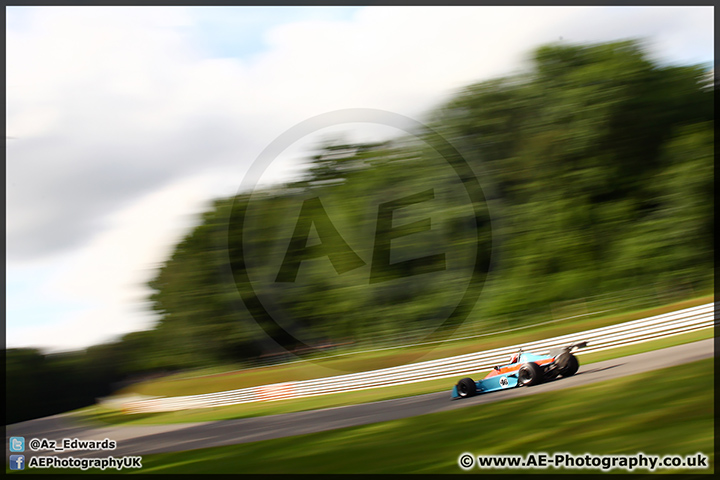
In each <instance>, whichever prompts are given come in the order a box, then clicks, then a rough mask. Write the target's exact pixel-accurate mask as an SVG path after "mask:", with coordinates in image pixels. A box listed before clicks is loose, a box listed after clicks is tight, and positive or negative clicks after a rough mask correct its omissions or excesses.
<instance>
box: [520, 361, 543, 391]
mask: <svg viewBox="0 0 720 480" xmlns="http://www.w3.org/2000/svg"><path fill="white" fill-rule="evenodd" d="M542 381H543V371H542V368H540V367H539V366H538V364H537V363H535V362H528V363H526V364H524V365H523V366H522V367H520V370H518V386H519V387H531V386H533V385H537V384H539V383H542Z"/></svg>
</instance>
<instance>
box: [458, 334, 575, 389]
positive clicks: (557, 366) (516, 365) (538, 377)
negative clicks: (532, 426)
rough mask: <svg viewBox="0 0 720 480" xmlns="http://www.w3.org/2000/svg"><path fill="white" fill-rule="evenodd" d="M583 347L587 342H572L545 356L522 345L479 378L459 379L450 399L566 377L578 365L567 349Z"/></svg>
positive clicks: (571, 373)
mask: <svg viewBox="0 0 720 480" xmlns="http://www.w3.org/2000/svg"><path fill="white" fill-rule="evenodd" d="M586 346H587V342H580V343H573V344H572V345H570V346H567V347H561V348H554V349H552V350H550V351H549V352H548V353H547V354H546V355H538V354H534V353H529V352H523V350H522V348H521V349H520V350H519V351H518V352H517V353H515V354H513V356H512V357H511V358H510V363H508V364H506V365H500V366H496V367H493V369H492V370H491V371H490V373H488V374H487V375H486V376H485V378H483V379H482V380H478V381H477V382H476V381H474V380H473V379H472V378H463V379H462V380H460V381H459V382H458V383H457V385H455V386H454V387H453V390H452V398H453V400H455V399H458V398H465V397H472V396H475V395H477V394H479V393H488V392H494V391H496V390H505V389H507V388H513V387H522V386H525V387H529V386H531V385H537V384H539V383H542V382H545V381H548V380H552V379H554V378H556V377H558V376H561V377H570V376H572V375H575V373H576V372H577V371H578V368H580V363H579V362H578V359H577V358H576V357H575V355H573V354H572V353H571V352H572V351H573V349H576V348H583V347H586Z"/></svg>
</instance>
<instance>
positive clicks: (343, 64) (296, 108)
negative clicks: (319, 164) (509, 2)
mask: <svg viewBox="0 0 720 480" xmlns="http://www.w3.org/2000/svg"><path fill="white" fill-rule="evenodd" d="M713 18H714V12H713V7H292V8H288V7H7V8H6V72H7V73H6V82H7V83H6V97H7V106H6V137H7V140H6V174H7V179H6V185H5V186H6V202H7V203H6V214H7V220H6V240H7V248H6V298H7V311H6V343H7V347H8V348H17V347H35V348H41V349H42V350H43V351H46V352H58V351H65V350H73V349H79V348H84V347H87V346H90V345H93V344H98V343H102V342H107V341H112V340H114V339H116V338H118V337H119V336H120V335H122V334H124V333H127V332H131V331H136V330H142V329H147V328H151V327H152V325H153V322H155V321H157V317H156V316H155V315H154V314H152V313H151V311H150V308H149V303H148V301H147V296H148V295H149V294H150V293H151V291H150V290H149V289H148V288H147V287H146V286H145V284H146V282H147V281H148V280H150V279H151V278H152V277H153V276H154V272H155V271H156V268H157V267H158V266H159V265H161V264H162V262H163V261H164V260H165V259H166V258H167V257H168V256H169V254H170V252H171V251H172V248H173V246H174V245H175V244H176V243H177V242H178V241H180V240H181V239H182V237H183V236H184V235H185V234H187V233H188V231H189V229H191V228H192V226H193V225H195V224H196V222H197V216H198V214H200V213H201V212H202V211H203V210H205V209H206V208H208V206H209V205H210V202H211V201H212V199H214V198H217V197H221V196H229V195H232V194H234V193H236V192H237V191H238V188H239V186H240V184H241V182H242V181H243V179H244V176H245V174H246V173H247V172H248V169H249V168H250V165H252V163H253V161H254V160H255V159H256V158H257V157H258V156H259V155H260V153H261V152H262V151H263V149H264V148H265V147H266V146H268V145H269V144H270V143H271V142H272V141H273V140H274V139H275V138H277V137H278V136H280V135H281V134H282V133H283V132H285V131H286V130H288V129H290V128H291V127H293V126H294V125H296V124H298V123H300V122H302V121H304V120H306V119H308V118H310V117H313V116H316V115H320V114H323V113H327V112H330V111H334V110H338V109H346V108H375V109H381V110H387V111H390V112H394V113H399V114H401V115H405V116H407V117H410V118H412V119H415V120H418V121H422V119H423V115H425V114H427V113H428V112H429V110H430V109H431V108H433V107H434V106H436V105H438V104H440V103H442V101H443V100H445V99H447V98H449V97H450V96H451V95H452V94H453V93H454V92H457V91H458V90H459V89H461V88H462V87H463V86H465V85H467V84H470V83H473V82H477V81H482V80H487V79H490V78H495V77H498V76H503V75H508V74H512V73H516V72H519V71H521V70H523V69H524V68H526V67H527V64H528V63H527V62H528V55H529V54H530V52H531V51H532V50H533V49H534V48H537V47H538V46H540V45H543V44H547V43H551V42H567V43H569V44H570V43H588V42H603V41H611V40H621V39H627V38H642V39H644V40H645V41H647V45H648V50H649V53H650V54H651V55H652V56H653V58H655V59H657V60H658V61H660V62H663V63H667V64H698V63H702V64H707V65H709V66H712V64H713V57H714V51H713V38H714V36H713V33H714V32H713ZM369 132H370V133H366V135H373V133H372V132H373V131H372V129H370V130H369ZM374 134H376V135H381V134H384V135H388V134H389V133H388V132H375V133H374ZM313 141H314V140H313ZM310 144H311V139H308V140H307V141H306V142H305V143H304V144H303V145H299V146H295V147H294V149H290V150H289V151H288V152H287V153H286V160H282V159H281V161H280V162H279V163H274V164H273V168H271V169H269V170H268V171H267V172H266V174H265V177H263V181H264V182H265V183H272V182H276V181H281V180H283V179H286V178H288V176H289V175H291V174H292V172H293V171H294V170H292V169H291V167H292V166H293V163H292V159H293V158H295V157H297V156H298V155H301V153H302V152H303V151H306V150H304V149H307V148H309V147H308V146H307V145H310ZM293 155H294V156H295V157H293Z"/></svg>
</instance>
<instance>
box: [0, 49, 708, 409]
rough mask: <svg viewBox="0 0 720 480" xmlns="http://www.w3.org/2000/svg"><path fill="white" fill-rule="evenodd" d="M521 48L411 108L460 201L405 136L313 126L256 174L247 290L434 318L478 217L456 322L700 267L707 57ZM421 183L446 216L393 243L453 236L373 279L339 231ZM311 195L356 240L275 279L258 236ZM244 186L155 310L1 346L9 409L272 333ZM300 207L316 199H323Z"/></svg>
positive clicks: (365, 257) (252, 345)
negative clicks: (275, 163)
mask: <svg viewBox="0 0 720 480" xmlns="http://www.w3.org/2000/svg"><path fill="white" fill-rule="evenodd" d="M532 60H533V62H532V68H531V69H530V70H529V71H527V72H525V73H522V74H518V75H514V76H509V77H505V78H499V79H494V80H490V81H485V82H481V83H478V84H475V85H471V86H468V87H467V88H465V89H463V90H462V91H460V92H458V93H457V94H456V95H455V96H454V97H453V98H452V99H451V100H450V101H448V102H447V103H445V104H444V105H441V106H440V107H439V108H437V109H435V110H434V111H433V112H431V113H430V116H429V120H428V121H427V122H426V123H427V124H428V125H429V126H430V127H431V128H432V129H433V130H434V131H435V132H438V133H439V134H440V135H441V136H442V137H443V138H445V139H446V140H448V141H449V142H450V143H451V144H452V145H453V146H455V148H457V149H458V150H459V152H460V153H461V154H462V156H463V157H464V158H465V160H467V162H468V163H469V164H470V166H471V168H472V169H473V170H474V171H475V174H476V176H477V178H478V179H479V180H480V183H481V185H482V188H483V191H484V193H485V200H486V203H485V205H482V206H477V205H476V207H478V209H477V210H476V211H475V213H473V212H472V211H470V210H468V209H463V208H461V207H458V206H457V205H458V198H459V197H457V196H454V195H456V194H455V193H454V192H457V191H458V185H457V177H455V178H454V179H453V178H452V177H453V175H452V172H447V171H445V172H444V173H443V171H442V170H438V169H436V168H431V167H428V165H429V164H430V163H431V160H429V159H430V158H431V157H432V156H433V155H435V156H437V154H438V152H435V151H433V149H432V148H430V147H428V145H429V144H430V143H431V142H427V143H423V142H422V141H418V140H417V139H402V140H399V141H395V142H389V143H378V144H366V145H365V144H364V145H355V144H341V143H336V144H332V145H327V146H326V147H325V148H324V149H323V150H321V151H319V152H318V153H317V155H315V156H314V157H313V158H311V159H309V161H310V168H309V169H308V170H307V175H306V176H305V177H304V178H302V179H300V180H298V181H295V182H292V183H290V184H287V185H284V186H278V187H269V188H266V189H264V190H262V191H256V192H255V193H254V194H253V199H254V200H253V204H252V205H253V207H252V209H251V208H250V207H248V209H247V210H244V211H243V213H245V220H246V221H245V224H244V229H245V230H244V235H245V242H246V244H247V245H248V246H247V250H246V254H247V253H248V252H250V253H251V254H252V255H251V258H250V260H252V261H251V262H250V261H249V263H253V266H252V268H251V267H250V266H247V268H248V271H249V270H251V269H254V270H253V274H254V275H255V278H260V279H266V280H268V281H267V282H255V284H254V288H255V289H254V291H253V293H252V294H253V295H256V296H257V297H258V298H260V297H265V298H274V299H276V301H277V306H278V307H279V308H280V309H283V310H284V311H286V312H288V315H287V317H288V318H287V319H285V320H284V321H285V322H286V323H284V324H283V325H282V328H283V329H284V330H278V332H276V333H277V334H278V335H283V334H284V333H283V332H285V333H287V332H292V333H293V335H295V336H297V337H302V338H306V339H309V340H308V343H314V344H316V345H318V344H322V343H328V344H342V343H344V342H353V343H354V344H356V345H367V344H373V343H377V342H378V341H379V339H389V340H388V341H390V342H395V343H398V342H400V343H402V342H403V341H404V340H406V339H408V338H415V337H412V335H414V334H416V333H417V334H418V335H420V336H422V334H424V333H427V332H429V331H432V329H433V327H434V325H435V324H436V322H437V319H438V318H440V317H442V316H443V315H444V316H447V311H446V310H443V309H442V308H441V305H444V304H446V303H447V301H446V299H447V298H448V296H449V295H450V296H452V295H453V294H454V292H457V291H458V290H463V289H464V288H465V287H464V285H466V284H467V268H466V267H467V265H469V264H471V263H472V258H473V257H472V256H470V254H469V253H467V250H468V249H467V248H466V247H468V246H474V245H475V243H476V242H478V238H476V237H475V236H474V231H475V228H476V223H475V220H477V222H478V223H477V224H479V225H482V228H481V234H480V236H479V245H480V251H481V254H483V255H487V258H483V259H482V262H481V263H482V264H483V265H484V266H485V267H487V268H485V271H484V272H483V273H484V274H487V281H486V283H485V287H484V290H483V293H482V296H481V297H480V300H479V301H478V303H477V305H476V306H475V308H474V310H473V311H472V313H471V315H470V316H469V317H468V319H467V321H466V324H470V325H474V326H475V328H476V329H479V330H482V329H483V326H485V325H490V324H491V323H492V322H493V321H494V320H495V319H497V318H504V319H507V323H506V324H509V325H512V326H515V325H521V324H526V323H532V322H537V321H538V318H542V317H545V316H547V315H549V314H551V313H550V311H551V307H552V305H555V304H558V303H562V302H572V301H574V300H577V299H583V298H589V297H594V296H597V295H602V294H611V293H614V292H623V291H627V290H629V289H632V290H633V291H648V292H653V294H657V293H658V292H670V293H671V294H672V292H674V291H676V290H681V291H683V292H685V291H687V290H688V289H690V290H691V291H704V290H709V289H710V288H711V287H712V285H713V252H714V248H713V245H714V243H713V242H714V238H713V232H714V228H713V223H714V221H713V148H714V125H713V122H714V114H713V111H714V110H713V95H714V84H713V83H712V82H713V80H712V78H710V79H709V78H708V72H707V69H706V68H705V67H703V66H668V65H661V64H658V63H657V62H655V61H653V60H651V59H650V58H649V57H648V55H647V54H646V53H645V52H644V51H643V48H642V46H641V44H640V43H639V42H635V41H624V42H615V43H609V44H598V45H580V46H578V45H549V46H543V47H541V48H539V49H537V50H536V51H535V52H534V54H533V57H532ZM426 134H427V132H426V133H423V132H418V138H419V139H420V140H422V138H423V135H426ZM438 172H439V173H438ZM453 181H455V182H456V183H455V184H453ZM429 188H433V189H434V190H433V191H434V192H435V193H434V195H435V197H434V198H435V200H437V201H433V202H428V203H427V204H418V208H421V210H422V211H423V212H425V213H426V214H427V216H432V218H433V222H436V219H440V220H439V221H440V225H441V226H442V227H443V228H442V229H439V228H438V229H436V228H435V226H433V230H434V231H425V232H421V233H418V234H417V235H418V236H417V237H415V238H416V240H415V243H413V241H407V242H405V243H402V242H403V241H404V240H403V239H397V240H393V242H396V241H397V242H400V243H399V245H402V248H400V249H399V250H400V251H402V253H403V254H407V255H408V258H418V257H423V255H424V254H425V253H426V252H428V251H430V250H432V247H431V246H432V245H435V244H440V243H442V244H450V248H456V250H457V251H456V254H453V255H454V256H452V258H451V256H450V255H448V256H447V257H446V259H445V260H446V261H447V265H446V267H447V268H445V269H444V270H442V271H438V272H437V273H438V278H437V280H433V282H427V281H426V280H423V278H425V277H423V276H422V275H419V276H417V277H416V278H417V280H410V281H408V282H405V283H403V284H402V287H401V288H400V287H398V288H393V284H392V282H389V283H382V282H381V283H378V284H377V285H376V286H375V284H373V283H372V282H371V283H370V285H368V272H369V269H370V266H369V265H365V266H364V267H363V268H356V267H357V266H358V265H360V264H359V263H357V261H358V259H359V261H360V262H364V263H370V261H371V259H372V258H373V247H376V246H374V245H373V243H372V242H371V241H370V242H365V243H366V244H359V243H358V242H356V241H355V240H354V239H357V238H371V234H372V230H373V229H374V226H375V221H376V220H375V216H374V215H375V214H376V212H370V211H369V210H368V209H367V208H365V207H364V205H367V204H368V199H369V196H372V195H373V193H371V192H381V191H387V190H388V189H390V190H392V191H393V192H394V193H395V197H402V196H403V195H408V194H411V193H417V192H421V191H426V190H427V189H429ZM308 192H311V193H312V194H311V195H308ZM313 195H316V196H320V197H321V198H322V202H323V203H322V205H323V207H324V208H325V209H327V210H328V212H330V214H329V216H330V217H331V218H332V221H333V223H334V226H335V228H336V229H337V231H338V232H339V233H340V236H341V237H342V238H343V239H344V240H345V241H346V243H347V244H348V246H349V247H350V248H351V251H352V252H354V253H355V254H356V256H357V257H358V258H357V259H356V258H354V257H353V256H352V255H351V254H349V253H348V254H347V255H345V257H343V258H341V259H340V258H339V259H338V265H331V264H330V262H325V263H322V262H308V261H306V262H303V263H302V267H301V269H300V270H299V272H300V273H299V274H300V275H303V281H302V282H297V283H291V282H290V283H283V282H279V283H278V282H275V283H274V282H272V279H273V278H274V277H273V276H274V275H277V274H278V266H279V263H278V262H279V260H282V258H283V255H284V250H278V249H277V247H276V246H274V245H273V242H270V241H267V240H268V239H271V238H279V237H282V236H283V235H285V236H287V235H289V234H290V233H292V227H293V226H294V225H295V224H294V223H292V222H290V223H291V225H290V227H289V228H290V229H291V231H290V232H288V231H287V227H286V226H285V227H284V226H283V225H284V224H286V223H288V222H287V218H288V215H291V212H292V211H293V210H292V208H294V207H292V205H296V206H297V204H298V199H303V198H305V199H307V198H311V197H312V196H313ZM246 199H247V198H243V196H242V195H239V196H238V197H236V198H223V199H218V200H216V201H215V202H214V204H213V206H212V208H211V209H209V210H208V211H207V212H206V213H205V214H204V215H203V217H202V220H201V222H200V225H199V226H197V227H196V228H194V229H193V230H192V231H191V232H190V233H189V234H188V235H187V236H186V237H185V238H184V239H183V240H182V241H181V242H180V243H179V244H178V245H177V246H176V248H175V250H174V252H173V254H172V256H171V257H170V258H169V259H167V261H165V263H164V265H163V266H162V268H160V269H159V271H158V274H157V276H156V277H155V278H154V279H153V280H152V281H151V282H150V286H151V287H152V288H153V289H154V291H155V293H154V294H153V296H152V298H151V301H152V303H153V308H154V309H155V311H156V312H157V313H159V314H160V316H161V319H160V321H159V322H158V324H157V325H156V326H155V328H154V329H153V330H150V331H144V332H135V333H131V334H128V335H126V336H124V337H123V338H122V339H121V340H120V341H118V342H116V343H114V344H108V345H99V346H96V347H92V348H89V349H88V350H87V351H84V352H73V353H71V354H65V355H57V356H48V355H41V354H40V353H39V352H37V351H32V350H9V351H7V352H6V356H7V373H8V379H7V382H8V383H7V385H8V386H9V387H8V389H7V392H8V393H7V395H8V406H7V407H6V408H7V410H6V412H7V414H8V417H7V421H8V422H12V421H18V420H20V419H24V418H31V417H33V416H40V415H44V414H50V413H57V412H60V411H64V410H67V409H70V408H74V407H78V406H82V405H86V404H90V403H92V402H93V401H94V399H95V398H96V397H99V396H102V395H106V394H107V393H109V392H110V391H111V390H112V388H113V386H115V385H117V382H120V381H122V380H127V379H128V378H133V376H137V375H142V374H144V373H148V372H158V371H172V370H179V369H187V368H198V367H205V366H211V365H218V364H227V363H242V362H243V361H246V360H250V359H257V358H258V357H259V356H261V355H263V354H267V353H272V352H273V351H274V349H275V350H276V349H277V345H276V344H274V343H273V342H269V341H268V336H267V334H266V333H265V332H263V329H265V330H266V331H271V330H272V329H273V328H279V327H277V326H273V325H260V326H259V325H258V323H256V322H255V321H254V320H253V319H252V317H251V316H250V314H249V313H248V310H247V308H246V307H245V305H244V303H243V301H242V300H241V299H240V296H239V295H238V290H237V288H236V282H235V278H234V277H233V271H232V265H231V260H232V259H233V258H236V256H237V252H236V251H234V250H233V249H237V248H238V244H239V235H240V232H239V229H238V226H237V225H236V224H235V223H233V222H232V221H230V220H231V218H232V216H233V214H237V211H234V210H233V208H234V207H233V206H234V205H235V208H237V205H238V203H239V202H241V201H242V200H246ZM370 203H372V202H370ZM376 203H377V202H376ZM431 203H432V206H430V204H431ZM313 205H314V206H313ZM311 208H313V209H315V210H314V213H313V218H320V217H319V216H320V215H321V214H322V212H318V211H317V210H318V209H319V208H320V207H319V206H318V205H317V204H312V205H310V206H308V209H311ZM330 210H332V211H330ZM478 210H479V211H482V212H485V213H484V214H483V215H481V216H483V218H482V219H479V218H478V217H477V211H478ZM326 213H327V212H326ZM295 215H297V212H296V213H295ZM408 218H409V219H410V220H412V219H411V218H410V217H408ZM417 218H421V217H417ZM417 218H416V219H417ZM489 218H492V233H491V232H490V230H489V226H490V224H489V221H488V219H489ZM481 220H482V221H481ZM434 225H435V224H434ZM315 227H316V229H317V228H320V227H318V224H316V225H315ZM283 229H285V230H283ZM421 230H422V228H419V230H418V231H421ZM441 230H442V231H445V232H446V233H445V234H444V236H442V234H440V233H437V232H440V231H441ZM447 232H450V233H449V234H447ZM368 233H369V234H370V237H368ZM433 235H435V236H433ZM438 235H440V236H438ZM491 237H492V238H491ZM410 238H412V237H407V239H410ZM418 239H420V240H422V241H424V242H425V244H424V245H418V244H417V242H418V241H420V240H418ZM393 244H394V243H393ZM285 245H287V243H285ZM428 245H430V247H428ZM491 250H492V252H491ZM482 252H485V253H482ZM490 253H492V259H490V257H489V255H490ZM423 258H427V259H429V260H428V261H427V262H424V263H423V262H415V263H412V262H406V263H405V264H404V265H405V267H403V268H407V269H411V270H412V269H417V270H413V271H414V272H415V273H421V272H423V271H432V270H433V269H436V267H435V266H433V265H434V264H433V263H432V262H433V261H437V260H438V257H437V256H432V255H426V256H425V257H423ZM271 259H279V260H278V261H275V263H273V261H271ZM431 260H432V261H431ZM395 261H396V260H393V262H395ZM343 262H345V263H343ZM347 262H349V263H347ZM333 268H334V270H333ZM344 268H346V269H347V271H346V272H347V273H343V274H341V275H339V274H338V273H337V272H339V271H345V270H343V269H344ZM423 269H424V270H423ZM236 273H237V272H236ZM411 273H412V272H411ZM410 278H412V277H410ZM434 278H435V277H434ZM429 283H432V285H430V284H429ZM261 284H262V285H261ZM361 284H362V288H360V287H358V285H361ZM638 289H639V290H638ZM671 297H672V295H670V298H671ZM664 298H665V297H664ZM261 327H262V328H261ZM41 394H42V395H41ZM48 399H54V400H53V401H52V402H51V401H48Z"/></svg>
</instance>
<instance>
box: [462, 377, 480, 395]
mask: <svg viewBox="0 0 720 480" xmlns="http://www.w3.org/2000/svg"><path fill="white" fill-rule="evenodd" d="M457 391H458V395H460V396H461V397H472V396H475V394H476V393H477V386H476V385H475V382H474V381H473V379H472V378H463V379H462V380H460V381H459V382H458V384H457Z"/></svg>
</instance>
